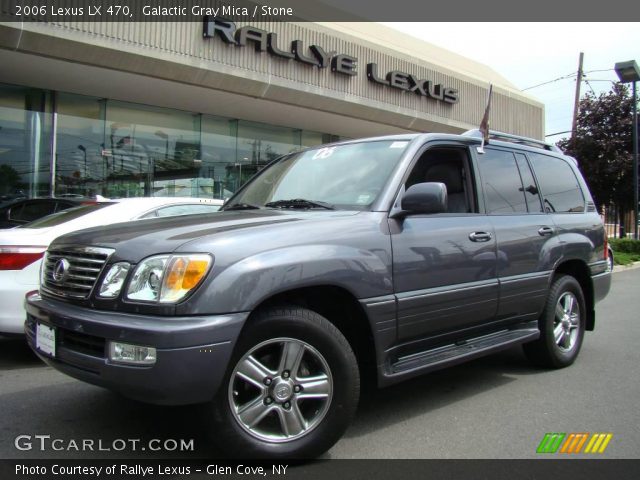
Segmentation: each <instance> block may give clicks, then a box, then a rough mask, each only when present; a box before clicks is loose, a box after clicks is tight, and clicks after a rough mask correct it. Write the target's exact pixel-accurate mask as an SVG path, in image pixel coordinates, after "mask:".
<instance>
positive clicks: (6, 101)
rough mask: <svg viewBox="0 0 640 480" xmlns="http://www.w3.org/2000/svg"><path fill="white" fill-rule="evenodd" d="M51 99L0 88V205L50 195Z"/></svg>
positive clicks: (24, 90) (32, 92) (33, 91)
mask: <svg viewBox="0 0 640 480" xmlns="http://www.w3.org/2000/svg"><path fill="white" fill-rule="evenodd" d="M49 101H50V95H49V94H48V93H47V92H45V91H43V90H38V89H33V88H27V87H16V86H13V85H3V84H0V201H4V200H10V199H14V198H26V197H39V196H46V195H48V194H49V192H50V186H51V179H50V176H51V173H50V168H49V165H50V160H51V153H50V140H51V114H50V113H49V112H48V108H47V107H48V105H49Z"/></svg>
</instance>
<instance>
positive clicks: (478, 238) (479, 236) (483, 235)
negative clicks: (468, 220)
mask: <svg viewBox="0 0 640 480" xmlns="http://www.w3.org/2000/svg"><path fill="white" fill-rule="evenodd" d="M469 240H471V241H472V242H488V241H489V240H491V234H490V233H489V232H471V233H470V234H469Z"/></svg>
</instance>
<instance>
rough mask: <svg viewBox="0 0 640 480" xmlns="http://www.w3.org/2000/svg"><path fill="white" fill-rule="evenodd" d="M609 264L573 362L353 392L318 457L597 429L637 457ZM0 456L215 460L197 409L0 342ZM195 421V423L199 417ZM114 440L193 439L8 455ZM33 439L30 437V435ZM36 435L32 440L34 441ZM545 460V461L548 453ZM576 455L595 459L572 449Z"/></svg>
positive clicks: (503, 450)
mask: <svg viewBox="0 0 640 480" xmlns="http://www.w3.org/2000/svg"><path fill="white" fill-rule="evenodd" d="M638 266H640V265H637V266H636V267H635V268H626V269H616V270H615V274H614V276H613V285H612V290H611V293H610V294H609V296H608V297H607V298H605V299H604V300H603V301H602V302H601V303H599V304H598V305H597V320H596V330H595V331H594V332H587V334H586V336H585V341H584V344H583V348H582V351H581V353H580V356H579V358H578V359H577V361H576V363H575V364H574V365H573V366H571V367H569V368H565V369H562V370H544V369H539V368H536V367H533V366H531V365H530V364H529V363H528V362H527V360H526V359H525V358H524V356H523V354H522V353H521V349H520V348H519V347H518V348H513V349H511V350H508V351H505V352H502V353H499V354H496V355H492V356H489V357H485V358H482V359H478V360H475V361H472V362H470V363H467V364H464V365H460V366H457V367H453V368H449V369H446V370H441V371H438V372H434V373H431V374H428V375H425V376H422V377H420V378H417V379H414V380H411V381H407V382H404V383H402V384H399V385H396V386H393V387H390V388H387V389H383V390H376V391H372V392H367V393H366V394H365V395H363V398H362V400H361V402H360V406H359V409H358V413H357V416H356V418H355V421H354V423H353V425H352V426H351V428H350V429H349V430H348V431H347V433H346V434H345V436H344V437H343V438H342V439H341V440H340V441H339V442H338V443H337V444H336V445H335V446H334V447H333V448H332V449H331V450H330V451H329V452H328V453H327V454H326V455H325V457H324V458H358V459H379V458H383V459H399V458H421V459H423V458H426V459H431V458H433V459H448V458H488V459H499V458H535V457H538V458H539V457H540V455H539V454H536V448H537V446H538V444H539V443H540V441H541V440H542V438H543V436H544V435H545V433H547V432H566V433H569V432H590V433H595V432H603V433H612V434H613V438H612V440H611V442H610V444H609V446H608V447H607V449H606V451H605V452H604V453H603V454H596V456H597V457H598V458H638V456H639V453H638V452H640V422H638V418H640V417H639V416H638V399H639V398H640V378H639V377H638V374H637V368H638V365H639V364H640V348H638V347H639V345H640V325H639V324H638V311H640V295H639V294H638V293H639V292H638V289H639V288H640V269H638V268H637V267H638ZM0 405H1V406H2V409H1V410H2V415H0V432H2V433H1V435H0V458H19V459H27V458H94V459H95V458H98V459H100V458H105V459H106V458H116V457H117V458H137V459H144V458H149V459H154V458H187V459H195V458H215V457H217V456H218V455H219V453H218V452H217V451H216V450H215V447H214V446H213V442H212V440H211V438H212V436H213V435H215V432H214V431H213V430H212V429H211V426H210V424H209V423H208V420H207V419H208V417H209V415H210V412H209V410H208V408H207V407H206V406H196V407H192V406H190V407H159V406H152V405H145V404H142V403H138V402H135V401H131V400H127V399H124V398H122V397H120V396H119V395H117V394H114V393H111V392H109V391H106V390H103V389H101V388H98V387H94V386H92V385H88V384H85V383H82V382H79V381H76V380H74V379H71V378H69V377H66V376H65V375H62V374H61V373H59V372H57V371H55V370H53V369H52V368H50V367H47V366H45V365H44V364H43V363H41V362H40V361H39V360H38V359H37V358H35V357H34V356H33V355H32V354H31V352H30V351H29V350H28V348H27V347H26V345H25V344H24V342H23V340H21V339H0ZM203 419H204V420H203ZM38 434H44V435H51V437H52V438H59V439H62V440H63V443H64V445H65V446H68V442H69V441H71V440H73V439H93V440H100V441H102V442H104V444H105V445H112V443H111V442H112V441H113V440H114V439H123V438H124V439H129V438H134V439H136V438H140V439H142V440H148V439H154V438H157V439H161V440H163V441H164V440H166V439H193V441H194V446H195V451H193V452H176V451H173V452H166V451H164V452H162V451H161V452H152V451H149V450H148V449H147V450H145V451H136V452H133V451H129V450H125V451H122V452H118V451H93V452H91V451H89V452H78V451H75V450H73V449H71V450H68V449H65V450H62V451H54V450H52V449H48V450H47V451H44V452H41V451H38V450H37V449H31V450H26V451H22V450H18V449H17V448H16V447H15V438H16V437H17V436H19V435H31V436H34V435H38ZM32 438H33V437H32ZM35 444H36V442H34V445H35ZM547 457H548V456H547ZM574 457H583V458H584V457H589V458H594V456H593V455H591V456H589V455H588V454H579V455H574Z"/></svg>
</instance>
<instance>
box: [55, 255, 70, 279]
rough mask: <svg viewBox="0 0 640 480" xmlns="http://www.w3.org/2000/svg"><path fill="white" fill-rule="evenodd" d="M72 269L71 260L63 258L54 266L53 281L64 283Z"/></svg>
mask: <svg viewBox="0 0 640 480" xmlns="http://www.w3.org/2000/svg"><path fill="white" fill-rule="evenodd" d="M70 267H71V264H70V263H69V260H67V259H66V258H61V259H60V260H58V261H57V262H56V264H55V265H54V266H53V272H52V274H51V277H52V278H53V281H54V282H56V283H62V282H64V281H65V280H66V279H67V276H68V275H69V268H70Z"/></svg>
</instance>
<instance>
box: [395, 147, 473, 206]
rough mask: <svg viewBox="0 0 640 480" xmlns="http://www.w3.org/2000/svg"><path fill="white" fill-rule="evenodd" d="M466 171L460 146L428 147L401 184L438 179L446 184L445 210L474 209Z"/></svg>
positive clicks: (467, 158) (465, 157) (463, 150)
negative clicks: (405, 180)
mask: <svg viewBox="0 0 640 480" xmlns="http://www.w3.org/2000/svg"><path fill="white" fill-rule="evenodd" d="M468 171H469V157H468V156H467V152H466V150H465V149H462V148H453V147H446V148H432V149H429V150H427V151H426V152H424V153H423V154H422V156H421V157H420V158H419V159H418V161H417V162H416V164H415V166H414V167H413V170H412V171H411V174H410V175H409V178H408V179H407V182H406V183H405V188H409V187H410V186H412V185H415V184H416V183H423V182H440V183H444V184H445V186H446V187H447V212H448V213H470V212H475V211H476V210H475V202H474V201H473V194H472V193H471V192H472V188H471V183H470V179H471V176H470V175H469V174H468Z"/></svg>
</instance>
